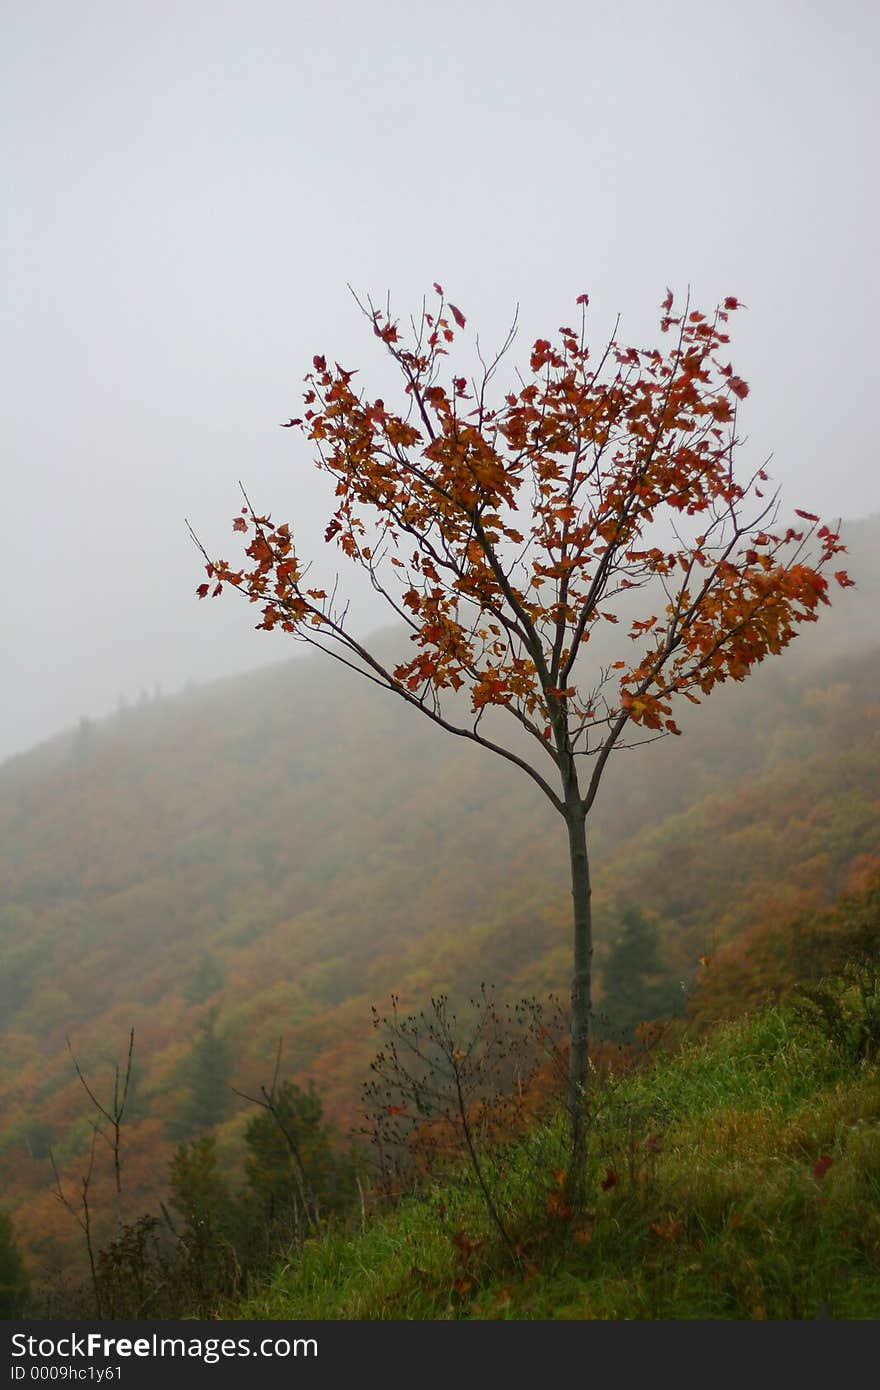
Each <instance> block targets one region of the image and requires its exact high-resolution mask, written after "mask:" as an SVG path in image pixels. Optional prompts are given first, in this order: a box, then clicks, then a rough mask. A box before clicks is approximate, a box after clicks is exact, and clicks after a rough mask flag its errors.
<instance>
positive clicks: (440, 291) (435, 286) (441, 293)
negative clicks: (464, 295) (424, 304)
mask: <svg viewBox="0 0 880 1390" xmlns="http://www.w3.org/2000/svg"><path fill="white" fill-rule="evenodd" d="M434 289H435V290H436V291H437V293H438V294H439V295H440V298H441V299H442V298H443V286H442V285H438V284H437V281H436V280H435V281H434Z"/></svg>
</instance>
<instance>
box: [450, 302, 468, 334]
mask: <svg viewBox="0 0 880 1390" xmlns="http://www.w3.org/2000/svg"><path fill="white" fill-rule="evenodd" d="M449 312H450V314H451V315H452V317H453V318H454V319H455V322H456V323H457V324H458V326H459V328H464V325H465V317H464V314H463V313H462V312H461V310H460V309H458V308H456V306H455V305H454V304H450V306H449Z"/></svg>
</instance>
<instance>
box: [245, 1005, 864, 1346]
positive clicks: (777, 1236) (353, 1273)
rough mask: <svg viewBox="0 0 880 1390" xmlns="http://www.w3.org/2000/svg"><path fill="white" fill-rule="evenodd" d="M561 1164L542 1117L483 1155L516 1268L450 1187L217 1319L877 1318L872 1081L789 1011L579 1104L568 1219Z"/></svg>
mask: <svg viewBox="0 0 880 1390" xmlns="http://www.w3.org/2000/svg"><path fill="white" fill-rule="evenodd" d="M564 1155H565V1136H564V1125H563V1124H562V1122H561V1120H557V1121H555V1122H554V1123H551V1124H549V1125H546V1126H544V1127H541V1128H538V1129H536V1130H535V1131H533V1132H532V1134H531V1135H530V1136H529V1139H528V1142H527V1143H525V1144H522V1145H518V1146H516V1147H515V1148H512V1149H511V1150H510V1151H509V1152H508V1153H506V1154H504V1155H502V1156H501V1163H500V1166H498V1168H497V1170H496V1171H497V1172H498V1173H499V1174H500V1176H499V1177H498V1178H497V1179H496V1193H495V1195H496V1200H497V1201H498V1204H499V1206H501V1208H502V1209H503V1210H504V1211H505V1213H506V1219H507V1222H508V1227H509V1229H510V1230H511V1233H512V1235H513V1237H514V1240H515V1241H516V1243H517V1246H518V1249H519V1250H520V1252H521V1253H520V1258H519V1259H518V1260H517V1261H514V1260H512V1259H511V1258H510V1256H509V1255H505V1253H504V1251H503V1249H502V1248H501V1245H500V1242H499V1240H498V1238H497V1236H493V1234H492V1228H491V1225H490V1223H489V1221H488V1219H487V1216H486V1212H485V1209H484V1208H483V1206H482V1205H481V1203H480V1200H479V1197H478V1194H477V1193H476V1191H475V1190H474V1188H473V1187H472V1186H471V1185H470V1184H469V1183H468V1181H467V1180H466V1178H464V1177H453V1178H450V1179H448V1180H446V1181H444V1182H440V1181H439V1180H438V1181H436V1182H435V1183H433V1184H432V1185H429V1186H427V1187H425V1188H424V1189H423V1190H422V1191H421V1192H420V1193H418V1194H416V1195H412V1196H410V1197H408V1198H406V1199H404V1200H402V1201H400V1202H398V1204H397V1205H396V1206H395V1207H394V1208H393V1209H391V1210H386V1211H384V1212H383V1211H379V1212H374V1213H372V1214H369V1213H368V1214H367V1216H366V1217H365V1218H364V1221H363V1223H362V1226H361V1228H360V1229H355V1230H348V1231H343V1230H327V1231H325V1232H324V1233H322V1235H321V1236H320V1237H317V1238H315V1239H314V1240H311V1241H308V1242H306V1244H305V1246H304V1247H303V1248H301V1249H299V1250H297V1251H295V1252H292V1253H291V1255H290V1258H289V1262H288V1263H286V1264H284V1265H282V1266H280V1267H278V1268H277V1269H276V1270H275V1271H274V1273H273V1274H272V1275H271V1277H270V1278H269V1279H268V1280H267V1282H266V1283H265V1284H264V1285H263V1286H262V1287H261V1289H260V1290H259V1291H258V1292H257V1293H256V1294H255V1295H253V1296H252V1297H251V1298H249V1299H248V1300H247V1301H246V1302H244V1303H241V1304H237V1305H236V1306H235V1307H227V1308H224V1309H222V1315H223V1316H225V1317H234V1318H252V1319H293V1318H320V1319H324V1318H329V1319H336V1318H339V1319H384V1318H392V1319H402V1318H403V1319H432V1320H433V1319H449V1318H490V1319H522V1318H563V1319H593V1318H597V1319H706V1318H709V1319H763V1318H771V1319H808V1318H809V1319H812V1318H876V1317H878V1316H880V1069H878V1066H877V1063H876V1062H871V1061H867V1060H864V1059H862V1060H858V1059H856V1058H854V1057H853V1055H852V1053H851V1052H847V1050H846V1049H844V1048H842V1047H841V1046H839V1045H838V1044H837V1043H835V1041H834V1040H833V1039H832V1038H830V1037H829V1036H827V1034H826V1033H824V1032H823V1030H822V1029H821V1027H818V1026H816V1025H815V1024H812V1023H811V1022H810V1021H809V1020H808V1019H807V1018H806V1017H805V1016H803V1014H802V1013H801V1014H798V1013H797V1012H796V1011H794V1010H792V1009H791V1008H789V1007H774V1008H769V1009H766V1010H764V1011H762V1012H761V1013H759V1014H757V1015H754V1016H752V1017H750V1018H746V1019H742V1020H739V1021H737V1022H735V1023H732V1024H728V1025H725V1026H723V1027H721V1028H719V1029H718V1030H717V1031H716V1032H715V1033H714V1034H713V1035H712V1037H711V1038H710V1039H709V1040H708V1041H706V1042H701V1043H690V1044H686V1045H684V1047H683V1048H682V1049H681V1050H680V1051H679V1052H678V1053H677V1054H676V1055H675V1056H674V1057H671V1058H666V1057H664V1058H661V1059H659V1060H658V1061H657V1062H656V1063H655V1064H654V1065H653V1066H652V1067H651V1068H650V1069H648V1070H646V1071H642V1072H639V1073H635V1074H628V1075H621V1076H617V1077H611V1078H610V1079H609V1080H608V1081H607V1082H606V1083H604V1084H603V1085H602V1087H601V1088H598V1089H597V1092H596V1095H595V1096H594V1098H593V1103H592V1121H591V1153H590V1160H589V1175H588V1184H587V1198H586V1204H585V1207H584V1209H583V1211H582V1212H580V1213H579V1214H578V1215H577V1217H575V1218H574V1219H572V1218H570V1217H569V1216H567V1213H566V1212H565V1210H564V1208H562V1198H561V1188H560V1183H561V1176H560V1173H559V1169H560V1168H561V1167H562V1165H563V1164H564ZM829 1160H830V1161H829ZM560 1209H561V1210H560Z"/></svg>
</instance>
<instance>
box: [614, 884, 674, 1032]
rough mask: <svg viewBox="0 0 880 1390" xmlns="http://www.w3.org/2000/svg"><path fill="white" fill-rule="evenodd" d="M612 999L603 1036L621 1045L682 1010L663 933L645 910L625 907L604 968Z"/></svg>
mask: <svg viewBox="0 0 880 1390" xmlns="http://www.w3.org/2000/svg"><path fill="white" fill-rule="evenodd" d="M602 988H603V993H604V995H605V996H606V997H607V1004H606V1005H605V1006H604V1007H603V1010H602V1012H603V1018H602V1020H601V1031H602V1033H603V1035H604V1036H605V1037H606V1038H610V1039H612V1040H613V1041H615V1042H632V1040H633V1038H634V1037H635V1030H636V1028H637V1027H638V1025H639V1024H640V1023H645V1022H647V1021H649V1020H652V1019H655V1018H668V1017H669V1016H670V1015H672V1014H675V1013H677V1012H678V1011H679V1009H680V1008H681V1005H682V1002H683V1000H682V992H681V986H680V984H679V983H678V981H677V980H676V979H675V978H674V976H673V975H672V972H671V971H670V969H669V967H668V965H667V964H666V962H665V961H664V959H663V956H662V953H661V950H660V930H659V928H658V926H657V923H656V922H654V921H652V920H651V919H650V918H648V917H646V916H645V914H644V912H642V910H641V908H638V907H627V908H624V910H623V912H622V913H621V917H620V928H619V930H618V932H617V933H616V934H615V935H614V936H613V938H612V941H611V949H610V950H609V952H608V956H607V958H606V960H605V964H604V967H603V969H602Z"/></svg>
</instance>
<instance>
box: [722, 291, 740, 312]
mask: <svg viewBox="0 0 880 1390" xmlns="http://www.w3.org/2000/svg"><path fill="white" fill-rule="evenodd" d="M739 306H740V302H739V300H738V299H737V297H736V295H735V294H729V295H728V296H727V298H726V299H725V301H724V307H725V309H738V308H739Z"/></svg>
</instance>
